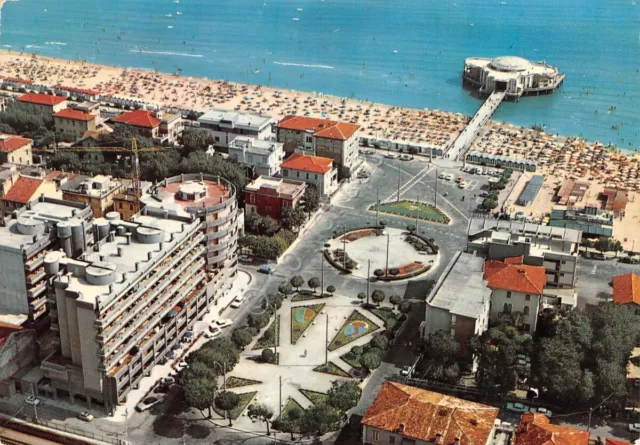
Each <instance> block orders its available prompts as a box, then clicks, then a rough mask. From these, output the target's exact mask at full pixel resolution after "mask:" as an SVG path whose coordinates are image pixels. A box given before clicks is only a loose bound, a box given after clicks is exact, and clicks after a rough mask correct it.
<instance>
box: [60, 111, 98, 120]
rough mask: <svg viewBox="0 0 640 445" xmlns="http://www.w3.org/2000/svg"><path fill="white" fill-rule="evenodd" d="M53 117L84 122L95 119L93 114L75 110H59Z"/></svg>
mask: <svg viewBox="0 0 640 445" xmlns="http://www.w3.org/2000/svg"><path fill="white" fill-rule="evenodd" d="M54 116H55V117H61V118H64V119H73V120H77V121H85V122H88V121H90V120H93V119H95V118H96V117H95V116H94V115H93V114H89V113H85V112H84V111H80V110H76V109H75V108H65V109H64V110H60V111H58V112H57V113H55V114H54Z"/></svg>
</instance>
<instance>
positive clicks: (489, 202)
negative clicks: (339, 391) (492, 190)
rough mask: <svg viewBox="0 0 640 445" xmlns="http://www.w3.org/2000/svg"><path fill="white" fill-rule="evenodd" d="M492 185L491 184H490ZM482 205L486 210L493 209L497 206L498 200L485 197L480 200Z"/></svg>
mask: <svg viewBox="0 0 640 445" xmlns="http://www.w3.org/2000/svg"><path fill="white" fill-rule="evenodd" d="M491 185H493V184H491ZM482 207H484V208H485V209H487V210H493V209H495V208H496V207H498V201H497V200H495V199H489V198H485V199H484V200H483V201H482Z"/></svg>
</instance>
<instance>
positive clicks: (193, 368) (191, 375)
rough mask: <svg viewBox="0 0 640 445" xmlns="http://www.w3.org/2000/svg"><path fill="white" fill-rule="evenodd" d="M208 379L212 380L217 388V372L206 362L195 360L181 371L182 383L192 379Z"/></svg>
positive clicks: (214, 387)
mask: <svg viewBox="0 0 640 445" xmlns="http://www.w3.org/2000/svg"><path fill="white" fill-rule="evenodd" d="M201 379H204V380H208V381H209V382H211V385H212V386H213V389H214V390H215V389H216V373H215V371H214V370H213V369H212V368H209V367H208V366H207V365H206V364H205V363H202V362H193V363H191V364H190V365H189V367H188V368H184V369H183V370H182V371H181V372H180V378H179V381H180V384H182V385H186V384H187V383H188V382H190V381H191V380H201Z"/></svg>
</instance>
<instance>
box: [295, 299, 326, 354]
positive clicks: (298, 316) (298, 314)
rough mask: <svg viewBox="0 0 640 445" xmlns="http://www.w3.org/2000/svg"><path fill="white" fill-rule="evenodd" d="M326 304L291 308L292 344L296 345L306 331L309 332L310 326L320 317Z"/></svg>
mask: <svg viewBox="0 0 640 445" xmlns="http://www.w3.org/2000/svg"><path fill="white" fill-rule="evenodd" d="M323 307H324V303H321V304H311V305H308V306H295V307H292V308H291V344H292V345H295V344H296V342H297V341H298V340H299V339H300V337H302V334H304V331H306V330H307V328H308V327H309V325H310V324H311V323H312V322H313V320H315V318H316V317H317V316H318V314H319V313H320V311H322V308H323Z"/></svg>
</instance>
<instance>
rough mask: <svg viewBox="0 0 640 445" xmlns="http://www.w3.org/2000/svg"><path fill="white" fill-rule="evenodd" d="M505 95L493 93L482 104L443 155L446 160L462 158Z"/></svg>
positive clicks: (502, 92) (503, 93)
mask: <svg viewBox="0 0 640 445" xmlns="http://www.w3.org/2000/svg"><path fill="white" fill-rule="evenodd" d="M506 94H507V93H505V92H504V91H501V92H498V91H494V92H493V93H491V96H489V97H488V98H487V100H486V101H485V102H484V104H482V106H481V107H480V108H479V109H478V111H477V112H476V114H475V116H473V118H472V119H471V120H470V121H469V124H468V125H467V126H466V127H465V129H464V130H462V132H461V133H460V135H459V136H458V137H457V138H456V140H455V141H453V144H451V145H450V146H449V148H448V149H447V151H446V153H445V155H444V156H445V157H446V158H448V159H454V160H456V159H459V158H460V157H461V156H464V154H465V153H466V151H467V150H468V149H469V147H470V146H471V143H472V142H473V140H474V139H475V138H476V136H478V133H479V132H480V129H481V128H482V127H483V125H484V124H485V123H486V122H487V121H488V120H489V119H490V118H491V116H493V113H495V112H496V110H497V109H498V107H499V106H500V104H501V103H502V101H503V100H504V98H505V96H506Z"/></svg>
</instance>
